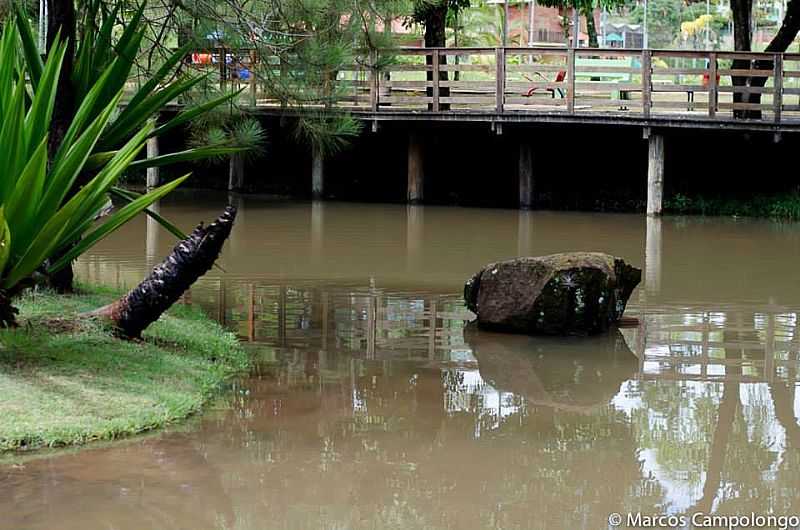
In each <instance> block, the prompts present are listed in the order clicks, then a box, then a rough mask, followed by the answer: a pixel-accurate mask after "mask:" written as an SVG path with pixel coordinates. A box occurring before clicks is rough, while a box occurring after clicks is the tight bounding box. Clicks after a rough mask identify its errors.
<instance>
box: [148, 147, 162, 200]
mask: <svg viewBox="0 0 800 530" xmlns="http://www.w3.org/2000/svg"><path fill="white" fill-rule="evenodd" d="M157 156H158V137H157V136H153V137H152V138H148V139H147V158H155V157H157ZM159 180H160V179H159V174H158V168H157V167H149V168H147V187H148V188H155V187H157V186H158V184H159Z"/></svg>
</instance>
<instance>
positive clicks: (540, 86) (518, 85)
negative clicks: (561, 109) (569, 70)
mask: <svg viewBox="0 0 800 530" xmlns="http://www.w3.org/2000/svg"><path fill="white" fill-rule="evenodd" d="M531 88H535V89H537V90H546V89H557V88H560V89H561V90H566V89H567V83H565V82H563V81H562V82H559V83H555V82H552V83H546V82H541V83H538V82H537V83H523V82H518V81H510V82H509V81H506V92H508V91H509V90H526V91H527V90H528V89H531Z"/></svg>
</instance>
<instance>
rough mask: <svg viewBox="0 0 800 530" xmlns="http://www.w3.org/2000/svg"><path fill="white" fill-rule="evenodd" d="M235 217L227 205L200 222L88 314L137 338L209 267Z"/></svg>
mask: <svg viewBox="0 0 800 530" xmlns="http://www.w3.org/2000/svg"><path fill="white" fill-rule="evenodd" d="M235 219H236V208H234V207H233V206H228V207H227V208H225V212H224V213H223V214H222V215H221V216H220V217H219V218H218V219H217V220H216V221H214V222H213V223H211V224H210V225H208V226H203V224H202V223H201V224H200V225H199V226H198V227H197V228H195V229H194V231H193V232H192V233H191V234H189V236H188V237H187V238H186V239H184V240H183V241H180V242H179V243H178V244H177V245H175V248H174V249H172V252H171V253H170V255H169V256H167V258H166V259H165V260H164V261H163V262H161V264H160V265H157V266H156V267H154V268H153V271H152V272H151V273H150V275H149V276H148V277H147V278H146V279H145V280H144V281H143V282H142V283H140V284H139V285H138V286H136V287H135V288H134V289H132V290H131V291H129V292H128V294H126V295H125V296H123V297H122V298H120V299H119V300H117V301H116V302H113V303H111V304H109V305H107V306H105V307H101V308H100V309H97V310H96V311H93V312H91V313H89V314H88V316H99V317H104V318H108V319H110V320H111V321H112V322H113V323H114V325H115V327H116V328H117V330H118V331H119V333H120V335H122V336H125V337H129V338H137V337H139V336H141V333H142V331H144V330H145V328H147V326H149V325H150V324H152V323H153V322H155V321H156V320H158V318H159V317H160V316H161V315H162V314H163V313H164V312H165V311H166V310H167V309H169V308H170V307H171V306H172V304H174V303H175V302H177V301H178V299H179V298H180V296H181V295H182V294H183V293H184V292H185V291H186V290H187V289H188V288H189V287H191V285H192V284H193V283H194V282H196V281H197V279H198V278H200V277H201V276H202V275H203V274H205V273H206V272H208V271H209V269H211V267H212V266H213V265H214V262H215V261H216V260H217V257H219V254H220V252H221V251H222V246H223V244H224V243H225V240H226V239H227V238H228V236H229V235H230V233H231V228H232V227H233V222H234V220H235Z"/></svg>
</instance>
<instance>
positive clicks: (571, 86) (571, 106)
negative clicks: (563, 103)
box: [567, 48, 575, 114]
mask: <svg viewBox="0 0 800 530" xmlns="http://www.w3.org/2000/svg"><path fill="white" fill-rule="evenodd" d="M567 112H569V113H570V114H572V113H573V112H575V48H570V49H569V50H568V51H567Z"/></svg>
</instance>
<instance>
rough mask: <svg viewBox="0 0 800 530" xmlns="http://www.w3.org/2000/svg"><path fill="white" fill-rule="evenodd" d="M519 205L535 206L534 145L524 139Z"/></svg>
mask: <svg viewBox="0 0 800 530" xmlns="http://www.w3.org/2000/svg"><path fill="white" fill-rule="evenodd" d="M517 175H518V176H519V207H520V209H522V210H529V209H531V208H532V207H533V198H534V181H533V146H531V144H530V143H528V142H526V141H523V142H522V143H521V144H520V145H519V166H518V169H517Z"/></svg>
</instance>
